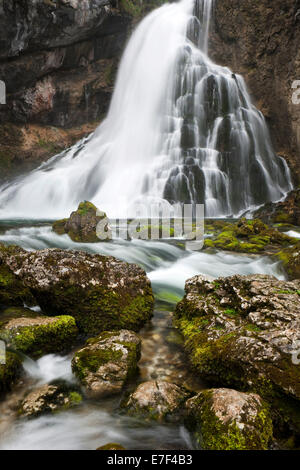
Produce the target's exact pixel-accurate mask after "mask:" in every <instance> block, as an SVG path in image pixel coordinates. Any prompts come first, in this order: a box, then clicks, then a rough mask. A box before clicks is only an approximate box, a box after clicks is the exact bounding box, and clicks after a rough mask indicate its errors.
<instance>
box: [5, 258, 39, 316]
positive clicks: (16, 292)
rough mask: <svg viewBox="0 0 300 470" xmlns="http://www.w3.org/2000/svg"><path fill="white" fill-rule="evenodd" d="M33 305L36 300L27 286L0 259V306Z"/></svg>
mask: <svg viewBox="0 0 300 470" xmlns="http://www.w3.org/2000/svg"><path fill="white" fill-rule="evenodd" d="M24 303H26V304H27V305H34V304H35V303H36V302H35V301H34V299H33V296H32V294H31V292H30V290H29V289H27V287H25V286H24V285H23V284H22V282H21V281H20V280H19V279H18V278H17V277H16V276H15V275H14V274H13V273H12V272H11V271H10V269H9V268H8V267H7V266H5V265H3V264H2V265H1V261H0V307H2V308H3V307H7V306H10V305H14V306H16V305H20V306H23V305H24Z"/></svg>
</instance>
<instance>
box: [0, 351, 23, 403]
mask: <svg viewBox="0 0 300 470" xmlns="http://www.w3.org/2000/svg"><path fill="white" fill-rule="evenodd" d="M21 372H22V361H21V359H20V358H19V356H17V354H15V353H13V352H10V351H6V363H5V364H0V396H1V395H3V394H4V393H6V392H8V391H10V390H11V387H12V385H13V383H14V382H15V381H16V380H17V379H18V378H19V377H20V375H21Z"/></svg>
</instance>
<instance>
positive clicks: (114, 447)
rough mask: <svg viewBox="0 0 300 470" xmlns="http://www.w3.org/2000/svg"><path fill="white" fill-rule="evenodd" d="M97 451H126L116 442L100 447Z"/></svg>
mask: <svg viewBox="0 0 300 470" xmlns="http://www.w3.org/2000/svg"><path fill="white" fill-rule="evenodd" d="M96 450H126V449H125V447H123V446H121V445H120V444H116V443H115V442H109V443H108V444H105V445H104V446H101V447H98V449H96Z"/></svg>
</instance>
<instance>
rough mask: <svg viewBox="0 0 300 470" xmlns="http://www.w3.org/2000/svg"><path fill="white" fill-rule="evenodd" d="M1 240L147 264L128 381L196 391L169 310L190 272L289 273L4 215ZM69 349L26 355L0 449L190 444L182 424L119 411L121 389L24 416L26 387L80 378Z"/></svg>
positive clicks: (244, 259) (198, 384)
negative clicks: (146, 294)
mask: <svg viewBox="0 0 300 470" xmlns="http://www.w3.org/2000/svg"><path fill="white" fill-rule="evenodd" d="M0 242H2V243H6V244H17V245H19V246H22V247H23V248H24V249H26V250H37V249H43V248H53V247H57V248H61V249H77V250H85V251H88V252H90V253H99V254H103V255H112V256H115V257H116V258H119V259H121V260H124V261H127V262H131V263H137V264H139V265H140V266H142V267H143V268H144V269H145V270H146V271H147V274H148V276H149V278H150V280H151V282H152V287H153V290H154V294H155V298H156V306H155V311H154V316H153V318H152V321H151V322H149V323H148V324H147V325H146V326H145V327H144V328H143V329H142V330H141V331H140V336H141V338H142V358H141V360H140V363H139V375H138V377H137V378H136V380H135V382H134V383H130V384H128V387H127V388H129V389H132V388H134V387H136V385H137V384H138V383H140V382H143V381H146V380H151V379H163V380H168V381H171V382H175V383H177V384H182V385H185V386H187V387H189V388H190V389H192V390H194V391H195V392H197V391H199V390H201V389H203V388H205V383H203V382H202V381H201V377H200V378H199V377H195V375H193V374H192V372H191V371H190V370H189V369H188V367H187V364H188V361H187V358H186V356H185V354H184V352H183V349H182V345H181V338H180V336H179V333H178V332H177V330H176V329H174V328H173V327H172V312H173V311H174V307H175V304H176V303H177V302H178V301H179V300H180V299H181V298H182V296H183V293H184V283H185V281H186V279H188V278H190V277H192V276H194V275H196V274H204V275H206V276H209V277H210V278H217V277H220V276H230V275H234V274H245V275H246V274H254V273H261V274H271V275H274V276H276V277H277V278H278V279H284V278H285V276H284V273H283V272H282V270H281V267H280V265H279V264H278V263H276V262H274V261H273V260H271V259H270V258H268V257H264V256H254V255H250V256H249V255H242V254H238V255H237V254H230V253H225V252H217V253H208V252H190V251H187V250H185V249H184V246H183V245H182V243H181V242H180V241H175V240H172V241H171V240H168V241H143V240H134V241H124V240H114V241H112V242H106V243H96V244H79V243H74V242H72V241H71V240H70V238H69V237H68V236H67V235H64V236H58V235H56V234H55V233H54V232H53V231H52V229H51V225H49V224H47V223H46V222H34V223H33V222H32V221H22V222H21V221H19V222H12V221H6V222H4V221H1V223H0ZM71 359H72V354H70V355H68V356H64V357H62V356H58V355H53V354H50V355H47V356H44V357H42V358H40V359H39V360H38V361H33V360H31V359H29V358H25V361H24V369H25V376H24V378H23V380H22V383H20V384H19V385H18V386H17V387H16V389H15V390H14V391H13V392H11V393H10V394H9V395H8V396H7V397H6V399H5V400H4V401H3V402H1V404H0V449H1V450H4V449H14V450H19V449H26V450H39V449H45V450H46V449H52V450H61V449H70V450H72V449H74V450H75V449H77V450H81V449H82V450H93V449H96V448H97V447H99V446H102V445H105V444H107V443H108V442H117V443H119V444H121V445H122V446H124V447H125V448H126V449H137V450H141V449H151V450H153V449H157V450H162V449H191V448H192V443H191V440H190V437H189V434H188V432H187V430H186V429H185V428H184V426H182V425H174V424H170V425H169V424H158V423H155V422H142V421H140V420H138V419H135V418H132V417H127V416H124V415H121V414H120V413H119V411H118V406H119V403H120V400H121V398H122V397H120V396H117V397H116V398H113V399H105V400H101V401H99V400H98V401H93V400H85V401H84V402H83V404H82V405H80V406H79V407H77V408H76V409H71V410H68V411H66V412H61V413H59V414H55V415H44V416H41V417H38V418H35V419H31V420H28V419H24V418H19V417H18V414H17V411H18V403H19V402H20V400H21V399H22V397H23V396H24V394H26V393H27V392H28V391H31V390H33V389H34V388H36V387H39V386H40V385H42V384H46V383H50V382H51V381H53V380H55V379H58V378H60V379H64V380H67V381H70V382H72V381H75V380H76V379H75V378H74V376H73V375H72V371H71Z"/></svg>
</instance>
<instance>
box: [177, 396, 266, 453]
mask: <svg viewBox="0 0 300 470" xmlns="http://www.w3.org/2000/svg"><path fill="white" fill-rule="evenodd" d="M186 409H187V414H188V419H187V425H188V427H189V428H190V429H191V430H193V432H194V438H195V441H196V443H197V445H198V446H199V447H200V448H201V449H205V450H266V449H267V448H268V444H269V443H270V441H271V439H272V420H271V418H270V414H269V410H268V408H267V406H266V405H265V404H264V402H263V401H262V399H261V398H260V397H259V396H258V395H256V394H253V393H241V392H237V391H236V390H231V389H226V388H219V389H211V390H205V391H203V392H201V393H199V394H198V395H197V396H196V397H193V398H191V399H190V400H188V401H187V403H186Z"/></svg>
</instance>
